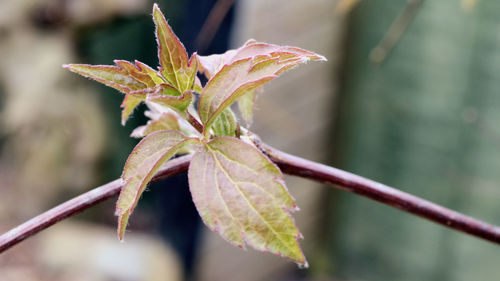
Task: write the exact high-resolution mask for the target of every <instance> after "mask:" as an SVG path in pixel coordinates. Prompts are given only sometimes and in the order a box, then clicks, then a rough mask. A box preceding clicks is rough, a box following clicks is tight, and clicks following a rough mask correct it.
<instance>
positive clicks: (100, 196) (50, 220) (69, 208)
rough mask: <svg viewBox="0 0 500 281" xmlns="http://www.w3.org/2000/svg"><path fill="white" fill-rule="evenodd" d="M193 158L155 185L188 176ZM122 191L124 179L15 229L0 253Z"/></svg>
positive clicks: (170, 167) (179, 161)
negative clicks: (180, 176) (172, 178)
mask: <svg viewBox="0 0 500 281" xmlns="http://www.w3.org/2000/svg"><path fill="white" fill-rule="evenodd" d="M191 158H192V155H186V156H182V157H179V158H176V159H173V160H170V161H168V162H167V163H166V164H165V165H164V166H163V167H162V168H161V169H160V171H158V173H156V175H155V176H154V177H153V179H152V180H151V181H152V182H155V181H159V180H161V179H164V178H167V177H169V176H172V175H176V174H179V173H182V172H185V171H186V170H187V168H188V165H189V162H190V161H191ZM122 187H123V184H122V181H121V179H117V180H114V181H112V182H110V183H107V184H105V185H102V186H100V187H97V188H95V189H93V190H91V191H89V192H86V193H84V194H81V195H79V196H77V197H75V198H73V199H71V200H69V201H66V202H64V203H63V204H61V205H59V206H56V207H54V208H52V209H50V210H48V211H46V212H45V213H42V214H40V215H38V216H36V217H34V218H32V219H30V220H29V221H27V222H25V223H23V224H21V225H19V226H17V227H16V228H13V229H11V230H10V231H8V232H6V233H4V234H3V235H2V236H0V253H1V252H3V251H5V250H7V249H9V248H10V247H12V246H14V245H16V244H17V243H19V242H21V241H23V240H24V239H26V238H28V237H30V236H32V235H34V234H36V233H38V232H39V231H41V230H44V229H46V228H47V227H49V226H51V225H53V224H55V223H57V222H59V221H61V220H63V219H65V218H68V217H71V216H74V215H76V214H78V213H79V212H81V211H83V210H85V209H88V208H90V207H92V206H94V205H97V204H99V203H100V202H102V201H105V200H107V199H110V198H112V197H115V196H116V195H118V193H120V190H121V189H122Z"/></svg>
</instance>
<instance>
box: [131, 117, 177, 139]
mask: <svg viewBox="0 0 500 281" xmlns="http://www.w3.org/2000/svg"><path fill="white" fill-rule="evenodd" d="M160 130H176V131H180V126H179V121H178V120H177V116H175V115H174V114H173V113H171V112H166V113H161V114H160V115H159V117H158V118H157V119H155V120H149V121H148V123H147V124H146V125H144V126H140V127H137V128H136V129H135V130H134V131H133V132H132V134H131V135H130V136H131V137H134V138H142V137H145V136H147V135H149V134H151V133H154V132H156V131H160Z"/></svg>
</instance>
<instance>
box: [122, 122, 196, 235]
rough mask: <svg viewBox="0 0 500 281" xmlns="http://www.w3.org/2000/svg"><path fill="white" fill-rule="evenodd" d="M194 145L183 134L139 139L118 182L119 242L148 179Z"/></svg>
mask: <svg viewBox="0 0 500 281" xmlns="http://www.w3.org/2000/svg"><path fill="white" fill-rule="evenodd" d="M196 142H198V140H197V139H193V138H188V137H186V136H184V135H183V134H181V133H179V132H177V131H173V130H164V131H158V132H155V133H152V134H150V135H148V136H146V137H145V138H144V139H142V141H141V142H139V144H137V146H136V147H135V148H134V150H133V151H132V153H131V154H130V156H129V157H128V159H127V162H126V163H125V167H124V169H123V174H122V180H123V182H124V183H125V184H124V186H123V188H122V191H121V193H120V197H119V198H118V201H117V202H116V215H117V216H118V236H119V238H120V240H122V239H123V235H124V233H125V227H126V226H127V221H128V217H129V216H130V214H132V211H133V210H134V208H135V206H136V205H137V201H138V200H139V197H140V196H141V194H142V192H143V191H144V189H145V188H146V185H147V184H148V183H149V181H150V180H151V178H152V177H153V176H154V174H155V173H156V171H158V169H159V168H160V166H161V165H162V164H163V163H165V162H166V161H167V160H168V159H170V158H171V157H172V156H174V155H175V154H176V153H177V151H179V150H180V149H182V148H183V147H184V146H186V145H188V144H191V143H196Z"/></svg>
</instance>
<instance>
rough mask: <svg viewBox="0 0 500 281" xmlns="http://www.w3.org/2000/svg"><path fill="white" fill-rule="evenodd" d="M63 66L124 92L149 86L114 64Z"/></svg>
mask: <svg viewBox="0 0 500 281" xmlns="http://www.w3.org/2000/svg"><path fill="white" fill-rule="evenodd" d="M63 67H64V68H66V69H68V70H70V71H72V72H75V73H78V74H80V75H82V76H85V77H87V78H91V79H94V80H96V81H98V82H101V83H102V84H104V85H106V86H109V87H111V88H115V89H117V90H118V91H120V92H122V93H124V94H128V93H130V92H131V91H136V90H140V89H144V88H146V87H147V86H146V85H145V84H144V83H142V82H139V81H137V80H136V79H134V78H133V77H132V76H130V75H129V74H128V72H127V71H126V70H124V69H122V68H120V67H118V66H114V65H89V64H65V65H63Z"/></svg>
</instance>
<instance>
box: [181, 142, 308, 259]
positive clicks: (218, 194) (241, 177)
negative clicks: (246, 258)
mask: <svg viewBox="0 0 500 281" xmlns="http://www.w3.org/2000/svg"><path fill="white" fill-rule="evenodd" d="M188 177H189V186H190V190H191V195H192V197H193V201H194V203H195V205H196V209H197V210H198V212H199V214H200V216H201V217H202V219H203V221H204V223H205V224H206V225H207V226H208V227H209V228H210V229H212V230H213V231H216V232H218V233H219V234H220V235H221V236H222V237H223V238H224V239H226V240H228V241H229V242H230V243H231V244H233V245H235V246H238V247H241V248H243V247H244V246H245V244H248V245H250V246H252V247H253V248H255V249H257V250H260V251H269V252H271V253H274V254H278V255H281V256H284V257H288V258H289V259H291V260H293V261H295V262H297V263H299V264H300V265H303V266H307V262H306V260H305V257H304V255H303V254H302V252H301V250H300V247H299V244H298V241H297V238H301V234H300V233H299V231H298V229H297V228H296V227H295V225H294V222H293V219H292V217H291V215H290V211H294V210H296V209H297V207H296V205H295V202H294V199H293V198H292V197H291V196H290V194H289V193H288V191H287V190H286V188H285V185H284V179H283V175H282V174H281V171H280V170H279V169H278V167H276V166H275V165H274V164H273V163H272V162H271V161H269V159H267V157H266V156H264V155H263V154H262V153H261V152H260V151H258V150H257V149H256V148H254V147H253V146H251V145H249V144H247V143H244V142H243V141H241V140H238V139H235V138H227V137H225V138H215V139H213V140H211V141H210V142H208V143H206V144H205V145H204V146H203V147H202V148H201V150H200V151H198V152H197V153H196V154H195V155H194V157H193V159H192V161H191V164H190V166H189V172H188Z"/></svg>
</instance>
